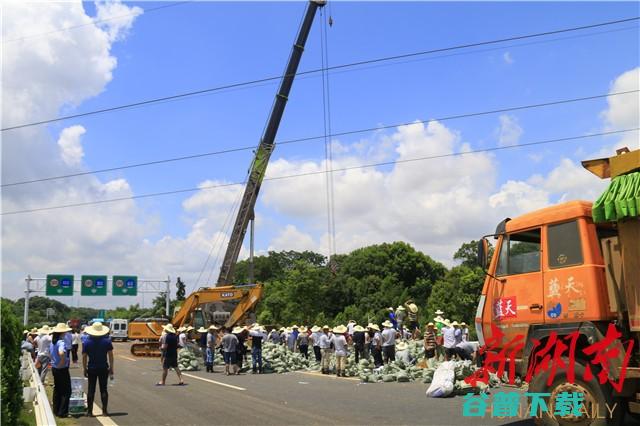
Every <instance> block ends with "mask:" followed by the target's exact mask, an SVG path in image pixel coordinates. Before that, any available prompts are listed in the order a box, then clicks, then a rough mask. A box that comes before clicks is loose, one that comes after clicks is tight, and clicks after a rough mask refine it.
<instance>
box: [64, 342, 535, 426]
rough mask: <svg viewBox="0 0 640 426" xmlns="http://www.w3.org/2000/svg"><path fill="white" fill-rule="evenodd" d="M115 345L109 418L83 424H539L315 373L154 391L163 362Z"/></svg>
mask: <svg viewBox="0 0 640 426" xmlns="http://www.w3.org/2000/svg"><path fill="white" fill-rule="evenodd" d="M114 346H115V351H114V352H115V383H114V386H113V387H109V411H110V414H111V416H110V417H103V416H97V417H95V418H87V417H80V418H79V419H78V421H79V424H80V425H103V426H106V425H123V426H124V425H136V426H137V425H212V424H225V425H261V426H264V425H282V424H323V425H327V424H340V425H398V424H411V425H413V424H416V425H418V424H420V425H474V426H480V425H504V424H510V425H514V426H515V425H518V426H525V425H526V426H529V425H533V422H532V421H530V420H518V419H515V418H511V419H498V418H471V417H463V416H462V404H463V398H462V397H460V396H458V397H454V398H444V399H430V398H427V397H426V396H425V391H426V388H427V385H425V384H422V383H373V384H363V383H360V380H358V379H355V378H337V377H334V376H323V375H321V374H316V373H312V372H294V373H288V374H264V375H252V374H243V375H240V376H225V375H224V374H222V373H220V372H219V371H220V369H221V367H216V370H217V372H216V373H213V374H212V373H205V372H203V371H196V372H188V373H186V374H185V382H186V383H187V385H186V386H176V385H175V384H176V383H177V377H176V374H175V372H173V371H170V372H169V377H168V379H167V386H164V387H161V386H155V383H157V382H158V380H159V379H160V375H161V373H162V370H161V366H160V361H159V359H143V358H134V357H133V356H132V355H131V354H130V353H129V344H127V343H115V344H114ZM71 371H72V375H81V374H82V373H81V369H72V370H71ZM96 399H97V400H98V401H99V400H100V397H99V392H96ZM99 412H100V410H99V409H97V407H96V408H94V414H97V413H99Z"/></svg>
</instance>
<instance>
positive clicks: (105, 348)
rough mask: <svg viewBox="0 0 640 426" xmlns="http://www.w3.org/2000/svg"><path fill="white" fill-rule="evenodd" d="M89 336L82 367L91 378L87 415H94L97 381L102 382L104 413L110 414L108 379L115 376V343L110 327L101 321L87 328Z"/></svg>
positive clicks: (85, 342) (83, 354)
mask: <svg viewBox="0 0 640 426" xmlns="http://www.w3.org/2000/svg"><path fill="white" fill-rule="evenodd" d="M85 333H86V334H88V335H89V338H87V339H85V341H84V343H83V344H82V367H83V369H84V376H85V377H86V378H87V379H89V384H88V390H87V416H90V417H91V416H93V399H94V397H95V394H96V381H98V382H99V384H100V399H101V401H102V413H103V414H104V415H105V416H108V415H109V411H108V407H107V406H108V405H109V393H108V392H107V380H108V378H109V376H111V378H113V345H112V344H111V338H110V337H109V328H108V327H105V326H104V325H102V323H101V322H94V323H93V324H92V325H91V326H90V327H86V328H85Z"/></svg>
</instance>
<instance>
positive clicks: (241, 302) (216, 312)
mask: <svg viewBox="0 0 640 426" xmlns="http://www.w3.org/2000/svg"><path fill="white" fill-rule="evenodd" d="M261 298H262V285H261V284H254V285H243V286H222V287H212V288H203V289H200V290H198V291H195V292H193V293H191V294H190V295H189V297H188V298H187V299H186V300H185V301H184V303H183V304H182V306H181V307H180V309H178V311H177V312H176V313H175V315H174V316H173V319H172V320H171V324H173V326H174V327H176V328H179V327H183V326H187V325H191V326H193V327H195V328H199V327H205V328H206V327H208V326H209V325H210V324H215V325H218V326H225V327H232V326H234V325H236V324H242V323H244V322H251V318H250V317H251V313H252V311H253V310H254V308H255V306H256V305H257V303H258V302H259V301H260V299H261ZM168 323H169V321H168V320H164V321H163V320H162V319H148V320H145V319H136V320H134V321H132V322H130V323H129V339H130V340H137V342H135V343H133V344H132V345H131V353H132V354H133V355H135V356H144V357H153V356H160V348H159V346H158V340H159V339H160V336H162V331H163V326H164V325H166V324H168Z"/></svg>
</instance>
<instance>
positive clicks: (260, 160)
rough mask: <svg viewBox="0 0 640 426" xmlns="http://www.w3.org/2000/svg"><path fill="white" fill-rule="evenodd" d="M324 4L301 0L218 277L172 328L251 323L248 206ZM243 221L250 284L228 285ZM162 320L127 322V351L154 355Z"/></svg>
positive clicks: (256, 290) (256, 295) (254, 287)
mask: <svg viewBox="0 0 640 426" xmlns="http://www.w3.org/2000/svg"><path fill="white" fill-rule="evenodd" d="M325 4H326V0H310V1H309V2H308V3H307V9H306V12H305V15H304V19H303V21H302V24H301V25H300V29H299V31H298V36H297V38H296V41H295V43H294V44H293V48H292V50H291V55H290V56H289V61H288V63H287V68H286V71H285V73H284V75H283V76H282V80H281V81H280V87H279V88H278V93H277V94H276V97H275V101H274V103H273V107H272V109H271V114H270V115H269V120H268V121H267V125H266V126H265V129H264V133H263V134H262V138H261V139H260V144H259V145H258V148H257V149H256V151H255V155H254V158H253V161H252V163H251V167H250V169H249V174H248V177H247V185H246V187H245V189H244V195H243V197H242V202H241V203H240V208H239V209H238V215H237V216H236V220H235V223H234V225H233V230H232V232H231V236H230V238H229V244H228V245H227V250H226V253H225V256H224V260H223V262H222V266H221V267H220V276H219V277H218V282H217V284H216V286H215V287H210V288H201V289H200V290H198V291H195V292H194V293H192V294H190V295H189V297H188V298H187V299H186V300H185V302H184V303H183V304H182V306H181V307H180V309H179V310H178V311H177V312H176V314H175V315H174V317H173V319H172V320H171V323H172V324H173V325H174V327H182V326H188V325H191V326H193V327H194V328H198V327H201V326H205V325H209V324H218V325H225V326H227V327H232V326H235V325H237V324H240V323H241V322H245V323H250V322H252V321H251V318H250V316H251V312H252V310H253V309H254V308H255V306H256V304H257V303H258V301H260V298H261V297H262V289H263V287H262V285H261V284H251V283H253V278H252V275H253V271H252V269H253V268H252V265H253V262H252V261H253V219H254V207H255V205H256V200H257V198H258V192H259V191H260V186H261V184H262V181H263V179H264V175H265V172H266V170H267V164H269V158H270V157H271V153H272V152H273V150H274V148H275V138H276V134H277V132H278V127H279V126H280V121H281V120H282V115H283V113H284V109H285V106H286V104H287V100H288V98H289V92H290V91H291V87H292V85H293V80H294V78H295V75H296V73H297V72H298V65H299V64H300V59H301V58H302V52H303V51H304V46H305V44H306V42H307V37H308V36H309V32H310V31H311V26H312V24H313V20H314V17H315V15H316V12H317V10H318V9H319V8H321V7H323V6H324V5H325ZM249 223H251V231H252V232H251V244H250V255H249V282H250V284H249V285H242V286H234V285H232V283H233V273H234V270H235V266H236V262H237V261H238V255H239V254H240V249H241V247H242V242H243V241H244V237H245V234H246V232H247V227H248V226H249ZM168 322H169V321H167V320H156V319H151V320H144V319H141V320H134V321H132V322H131V323H129V333H128V337H129V339H130V340H138V342H136V343H133V344H132V346H131V353H132V354H133V355H136V356H160V348H159V346H158V339H159V338H160V336H161V335H162V327H163V326H164V325H166V324H167V323H168Z"/></svg>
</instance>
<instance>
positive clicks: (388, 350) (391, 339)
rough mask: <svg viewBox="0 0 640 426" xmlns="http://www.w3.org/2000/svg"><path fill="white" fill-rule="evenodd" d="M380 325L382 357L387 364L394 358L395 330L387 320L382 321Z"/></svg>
mask: <svg viewBox="0 0 640 426" xmlns="http://www.w3.org/2000/svg"><path fill="white" fill-rule="evenodd" d="M382 326H383V327H384V330H383V331H382V357H383V358H384V363H385V364H389V363H390V362H392V361H394V360H395V359H396V330H394V328H393V324H392V323H391V321H389V320H387V321H385V322H383V323H382Z"/></svg>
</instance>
